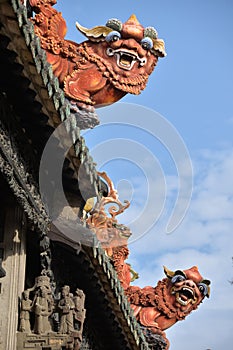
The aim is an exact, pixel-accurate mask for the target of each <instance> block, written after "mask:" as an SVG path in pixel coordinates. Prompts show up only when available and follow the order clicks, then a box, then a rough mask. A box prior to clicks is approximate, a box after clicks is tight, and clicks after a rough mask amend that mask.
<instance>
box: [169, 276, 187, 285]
mask: <svg viewBox="0 0 233 350" xmlns="http://www.w3.org/2000/svg"><path fill="white" fill-rule="evenodd" d="M185 279H186V278H185V277H184V276H182V275H175V276H173V277H172V279H171V282H172V283H177V282H182V281H185Z"/></svg>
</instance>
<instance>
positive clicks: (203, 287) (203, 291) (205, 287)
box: [198, 283, 208, 296]
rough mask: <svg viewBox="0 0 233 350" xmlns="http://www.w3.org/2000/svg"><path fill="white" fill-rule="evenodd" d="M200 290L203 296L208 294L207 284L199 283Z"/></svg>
mask: <svg viewBox="0 0 233 350" xmlns="http://www.w3.org/2000/svg"><path fill="white" fill-rule="evenodd" d="M198 288H199V291H200V292H201V294H203V295H204V296H206V295H207V294H208V287H207V285H206V284H205V283H199V284H198Z"/></svg>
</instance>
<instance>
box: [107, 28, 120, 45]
mask: <svg viewBox="0 0 233 350" xmlns="http://www.w3.org/2000/svg"><path fill="white" fill-rule="evenodd" d="M120 38H121V34H120V33H119V32H117V31H116V30H113V31H112V32H110V33H109V34H108V35H107V36H106V38H105V40H106V41H107V42H108V43H109V42H111V41H117V40H119V39H120Z"/></svg>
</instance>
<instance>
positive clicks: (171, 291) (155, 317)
mask: <svg viewBox="0 0 233 350" xmlns="http://www.w3.org/2000/svg"><path fill="white" fill-rule="evenodd" d="M99 175H100V177H102V178H103V179H104V180H105V181H106V182H107V184H108V187H109V192H108V194H107V196H106V197H102V198H101V199H100V200H99V201H97V203H96V204H95V206H94V207H93V209H92V211H90V214H89V217H88V218H87V220H86V223H87V225H88V227H89V228H90V229H91V230H92V231H93V232H94V233H95V234H96V236H97V239H98V240H99V242H100V243H101V246H102V248H103V249H104V251H105V253H106V254H107V255H108V257H109V258H110V261H111V262H112V265H113V267H114V268H115V270H116V273H117V275H118V278H119V281H120V283H121V286H122V288H123V290H124V292H125V295H126V296H127V298H128V301H129V302H130V306H131V309H132V310H133V314H134V316H135V317H136V320H137V321H138V323H139V325H140V326H141V329H142V332H143V334H144V336H145V338H146V340H147V342H148V344H149V345H150V346H151V349H156V350H168V349H169V340H168V339H167V338H166V334H165V332H164V330H166V329H167V328H169V327H171V326H172V325H174V324H175V323H176V322H177V321H181V320H184V319H185V318H186V316H187V315H189V314H190V313H191V312H192V311H193V310H196V309H197V308H198V306H199V305H200V304H201V303H202V301H203V299H204V298H205V297H209V295H210V286H209V285H210V281H209V280H207V279H204V278H203V277H202V276H201V274H200V273H199V271H198V268H197V267H196V266H194V267H191V268H190V269H187V270H177V271H171V270H169V269H168V268H166V267H164V272H165V275H166V278H164V279H163V280H162V281H159V282H158V284H157V286H155V287H152V286H147V287H144V288H140V287H137V286H131V285H130V283H131V282H132V281H133V279H134V277H136V278H138V275H137V274H136V273H135V272H134V271H133V270H132V268H131V266H130V265H129V264H128V263H126V262H125V260H127V258H128V256H129V249H128V239H129V237H130V236H131V231H130V229H129V228H128V227H127V226H125V225H122V224H119V223H118V221H117V219H116V216H117V215H119V214H121V213H123V212H124V210H126V209H127V208H128V207H129V205H130V203H129V202H128V201H125V205H123V204H122V203H121V202H120V200H119V197H118V193H117V191H116V189H115V188H114V185H113V183H112V181H111V179H110V178H109V177H108V176H107V174H106V173H105V172H102V173H99ZM109 204H113V205H112V206H110V207H108V205H109ZM132 272H133V273H132Z"/></svg>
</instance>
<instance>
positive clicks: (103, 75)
mask: <svg viewBox="0 0 233 350" xmlns="http://www.w3.org/2000/svg"><path fill="white" fill-rule="evenodd" d="M55 3H56V0H46V1H45V0H30V4H31V6H32V9H33V10H34V11H35V13H36V16H35V17H34V18H33V19H32V21H33V23H34V28H35V32H36V34H37V35H38V36H39V37H40V39H41V46H42V48H43V49H45V50H46V54H47V59H48V62H49V63H51V65H52V67H53V72H54V74H55V75H56V76H57V77H58V79H59V82H60V85H61V87H62V88H63V89H64V92H65V95H66V96H67V97H68V98H69V99H70V100H71V101H72V102H73V103H74V104H77V105H78V106H82V107H83V106H95V107H100V106H105V105H109V104H111V103H114V102H116V101H118V100H119V99H121V98H122V97H123V96H124V95H125V94H127V93H131V94H136V95H137V94H139V93H140V92H141V91H142V90H143V89H144V88H145V87H146V83H147V81H148V77H149V75H150V74H151V73H152V71H153V69H154V67H155V66H156V64H157V61H158V58H159V57H164V56H165V55H166V53H165V47H164V42H163V40H161V39H158V34H157V32H156V30H155V29H154V28H153V27H146V28H144V27H143V26H142V25H141V24H140V23H139V22H138V20H137V18H136V16H135V15H132V16H131V17H130V18H129V19H128V21H127V22H125V23H122V22H121V21H120V20H118V19H111V20H109V21H108V22H107V23H106V25H105V26H97V27H94V28H92V29H87V28H85V27H83V26H81V25H80V24H79V23H77V24H76V26H77V29H78V30H79V31H80V32H81V33H82V34H84V35H85V36H86V38H87V39H88V40H87V41H85V42H83V43H81V44H77V43H75V42H72V41H69V40H65V39H64V37H65V35H66V30H67V29H66V23H65V20H64V19H63V18H62V16H61V13H58V12H57V11H56V10H55V9H54V8H52V5H54V4H55Z"/></svg>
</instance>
